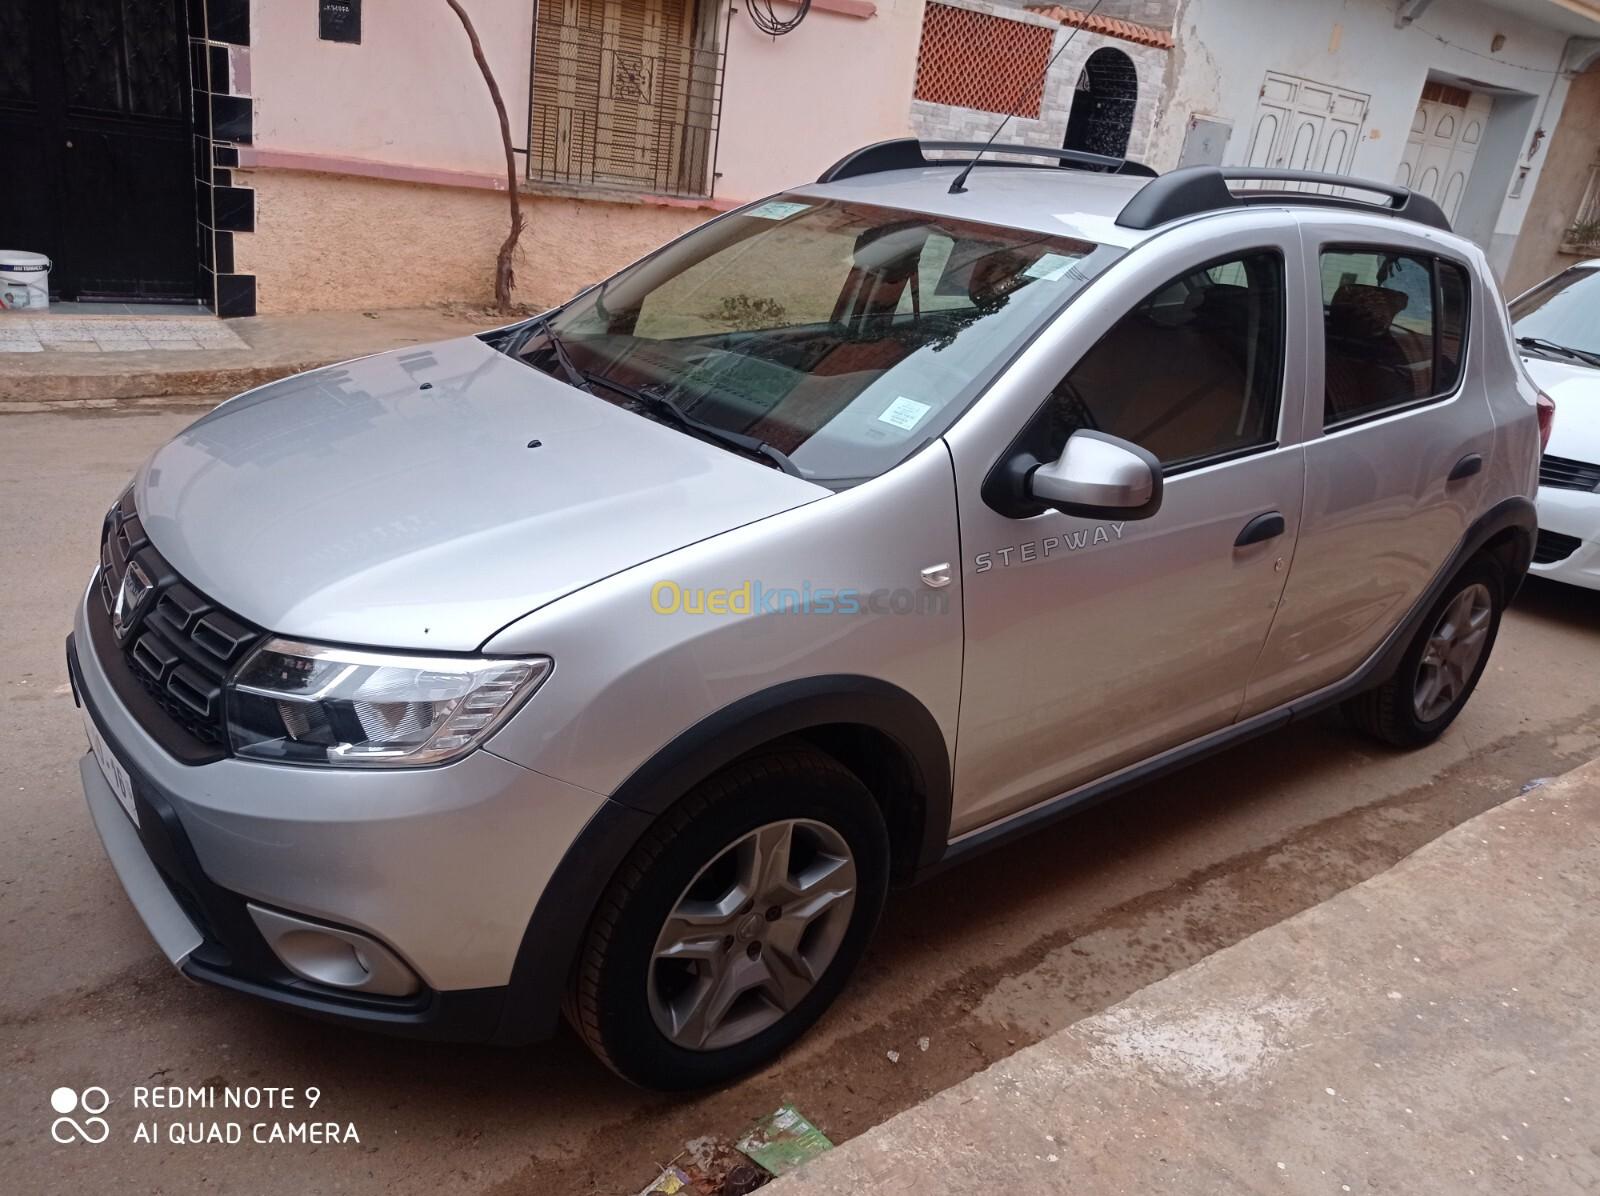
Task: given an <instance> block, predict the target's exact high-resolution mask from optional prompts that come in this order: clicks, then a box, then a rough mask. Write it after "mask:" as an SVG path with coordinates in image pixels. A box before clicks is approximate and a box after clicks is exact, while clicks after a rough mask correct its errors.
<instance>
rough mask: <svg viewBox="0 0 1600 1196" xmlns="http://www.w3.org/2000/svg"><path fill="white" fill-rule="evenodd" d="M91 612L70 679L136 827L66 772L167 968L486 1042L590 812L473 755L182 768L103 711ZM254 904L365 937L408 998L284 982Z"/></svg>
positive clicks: (343, 1013)
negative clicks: (130, 798) (542, 905)
mask: <svg viewBox="0 0 1600 1196" xmlns="http://www.w3.org/2000/svg"><path fill="white" fill-rule="evenodd" d="M86 597H87V596H86ZM94 613H95V611H94V609H93V608H91V607H90V606H89V605H88V604H87V603H80V605H79V609H78V611H77V618H76V621H75V628H74V633H73V635H72V636H71V637H69V639H68V641H67V656H68V669H69V671H70V673H71V678H72V685H73V691H74V696H75V697H76V698H77V700H78V701H80V702H81V703H82V705H83V706H84V707H85V709H86V712H87V714H88V716H89V717H90V718H91V719H93V720H94V723H95V726H96V727H97V729H98V730H99V732H100V734H101V736H102V737H103V738H104V739H105V741H106V744H107V747H108V748H109V750H110V751H111V752H112V754H113V755H114V756H115V757H116V758H117V760H118V761H119V762H120V763H121V764H122V766H123V767H124V768H125V769H126V770H127V772H128V775H129V777H130V779H131V781H132V786H133V790H134V800H135V803H136V806H137V809H138V812H139V826H138V827H137V828H135V827H134V825H133V823H132V822H131V821H130V819H129V818H128V816H127V815H126V814H125V813H124V812H123V811H122V809H121V807H120V806H119V805H118V804H117V801H116V798H115V796H114V795H113V793H112V791H111V788H110V786H109V785H108V784H107V782H106V780H105V778H104V775H103V774H102V772H101V770H100V767H99V765H98V764H97V763H96V762H95V760H94V758H93V756H92V755H89V756H86V757H85V759H84V760H83V762H82V764H81V766H80V771H81V774H82V779H83V783H84V793H85V797H86V799H87V800H88V803H89V808H90V812H91V815H92V817H93V819H94V822H95V826H96V829H97V830H98V831H99V832H100V835H101V839H102V842H103V843H104V844H105V847H106V851H107V853H108V855H110V857H111V859H112V863H113V866H114V867H115V868H116V870H117V874H118V876H119V878H120V879H121V880H122V882H123V886H124V888H125V889H126V890H127V892H128V895H129V897H130V899H131V900H132V902H133V904H134V906H135V908H136V910H137V911H138V913H139V915H140V917H141V918H142V919H143V920H144V922H145V924H146V926H147V927H148V928H149V929H150V931H151V934H152V936H153V937H154V938H155V939H156V941H157V943H158V945H160V946H161V948H162V950H163V951H164V952H165V953H166V955H167V957H168V958H169V959H171V960H172V961H173V962H174V963H175V964H177V965H178V966H179V967H180V968H181V969H182V970H183V972H184V973H185V974H186V975H188V976H190V977H191V978H193V979H196V980H204V981H207V982H210V983H215V984H220V985H223V986H226V987H230V988H235V989H239V990H242V991H247V992H250V993H253V994H255V995H258V996H261V997H265V998H267V999H270V1000H273V1001H276V1002H278V1003H279V1004H284V1005H289V1006H293V1007H295V1008H297V1009H300V1010H302V1011H304V1012H307V1013H312V1014H316V1015H320V1016H325V1017H332V1018H337V1019H340V1020H346V1021H356V1022H361V1023H364V1024H368V1025H372V1026H374V1027H377V1028H386V1029H390V1030H394V1031H398V1032H406V1033H412V1034H418V1035H424V1036H429V1037H440V1038H450V1039H487V1038H495V1037H504V1034H503V1033H502V1032H501V1031H502V1027H503V1023H504V1021H505V1019H504V1017H503V1014H504V1007H505V1005H506V995H507V986H508V985H509V984H510V983H511V981H512V979H513V972H514V970H517V969H518V967H519V959H520V960H521V965H520V966H521V970H523V971H526V969H527V966H528V965H527V959H526V955H527V952H526V950H525V949H524V939H525V932H526V931H527V930H528V926H529V921H530V918H531V917H532V915H533V912H534V909H535V906H536V904H538V903H539V901H540V898H541V896H542V895H544V891H545V888H546V886H547V884H548V882H549V881H550V878H551V877H552V875H553V874H554V873H555V871H556V869H557V867H558V866H559V865H560V864H561V862H562V859H563V857H564V856H565V855H566V853H567V850H568V848H569V847H570V845H571V844H572V843H573V842H574V841H575V840H576V839H577V837H578V836H579V834H580V833H581V832H582V831H583V829H584V827H585V825H586V824H587V823H589V822H590V820H591V818H592V817H593V816H594V815H595V814H596V812H597V811H598V810H599V809H600V808H601V807H603V806H605V805H606V804H607V803H606V802H605V800H604V799H603V798H602V797H600V796H599V795H597V794H594V793H591V792H589V791H587V790H584V789H579V788H576V787H574V786H570V785H566V784H563V783H561V782H559V781H556V780H554V779H552V778H549V777H545V776H543V775H541V774H539V773H535V772H532V771H531V770H529V769H526V768H522V767H520V766H519V765H516V764H512V763H510V762H509V761H506V760H503V759H501V758H500V757H498V756H495V755H492V754H491V753H489V752H486V751H478V752H474V753H473V754H472V755H470V756H468V757H466V758H465V759H463V760H460V761H458V762H456V763H454V764H450V765H446V766H443V767H439V768H427V769H414V770H400V769H396V770H360V771H357V770H350V771H341V770H335V769H319V768H304V767H286V766H281V765H271V764H263V763H258V762H253V761H244V760H238V759H233V758H227V759H222V760H216V761H214V762H212V763H208V764H203V765H188V764H184V763H182V762H180V761H179V760H177V759H175V758H174V757H173V756H172V755H171V754H170V753H169V752H167V751H165V750H164V749H163V748H162V747H161V745H160V744H158V743H157V742H156V741H155V740H154V739H153V738H152V737H151V735H150V734H148V733H147V732H146V731H145V729H144V728H143V727H142V726H141V725H140V723H139V721H138V720H137V719H136V718H135V717H134V716H133V714H132V713H131V712H130V710H129V708H128V704H127V703H125V702H124V701H122V700H121V699H120V698H119V695H118V689H117V685H116V684H115V683H114V681H113V679H112V677H111V676H110V674H109V673H108V671H107V666H108V660H107V659H105V658H103V653H104V650H105V646H106V636H108V635H109V626H107V627H97V626H94V625H93V623H94V620H93V617H92V616H93V615H94ZM102 621H103V620H102ZM97 636H98V637H99V639H100V641H101V642H100V643H98V644H97V643H96V637H97ZM111 652H112V653H113V654H114V652H115V646H114V645H111ZM116 663H117V660H116V657H115V655H111V656H110V657H109V665H110V667H112V668H114V667H116ZM252 902H253V903H255V904H257V905H261V906H267V907H271V908H274V909H278V910H283V911H287V912H289V913H292V914H296V915H301V916H304V917H308V918H310V919H312V920H315V921H322V922H326V923H331V924H334V925H337V926H340V927H348V928H352V929H355V930H358V931H361V932H363V933H365V934H367V935H370V936H371V937H373V938H375V939H377V940H379V941H380V942H381V943H383V944H385V945H387V946H388V947H389V948H390V949H392V950H393V951H394V952H395V953H396V954H397V955H398V956H399V957H400V958H401V959H403V960H404V961H405V962H406V963H407V964H408V965H409V966H410V967H411V968H412V969H413V970H414V971H415V972H416V973H417V975H418V976H419V977H420V978H421V981H422V984H423V986H424V987H423V988H422V990H421V991H420V992H418V993H416V994H414V995H412V996H410V997H405V998H394V997H378V996H371V995H366V994H361V993H355V992H350V991H347V990H340V989H336V988H330V987H328V986H324V985H318V984H314V983H310V982H308V981H306V980H304V979H301V978H299V977H297V976H295V975H293V974H291V973H290V972H289V971H288V970H287V969H286V968H285V967H284V966H283V965H282V963H281V962H280V961H279V960H278V958H277V957H276V956H275V955H274V954H273V952H272V951H271V949H270V948H268V946H267V944H266V941H265V940H264V939H263V938H262V936H261V934H260V932H259V931H258V930H257V929H256V926H255V923H254V922H253V921H252V919H251V917H250V915H249V913H248V911H247V908H246V907H247V904H249V903H252ZM533 946H534V948H535V949H536V947H537V944H533ZM564 979H565V977H564V975H563V976H560V977H558V978H557V980H558V981H564Z"/></svg>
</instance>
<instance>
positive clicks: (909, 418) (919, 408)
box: [878, 395, 933, 432]
mask: <svg viewBox="0 0 1600 1196" xmlns="http://www.w3.org/2000/svg"><path fill="white" fill-rule="evenodd" d="M932 410H933V408H932V407H931V406H929V405H928V404H927V403H919V402H917V401H916V400H915V399H908V398H906V397H905V395H901V396H900V397H899V398H897V399H896V400H895V401H894V402H892V403H890V404H889V406H888V407H886V408H884V412H883V414H882V415H880V416H878V422H880V423H885V424H893V425H894V426H895V427H897V428H903V429H904V430H905V431H907V432H909V431H911V429H912V428H914V427H916V426H917V425H918V424H919V423H921V422H922V417H923V416H924V415H927V414H928V412H930V411H932Z"/></svg>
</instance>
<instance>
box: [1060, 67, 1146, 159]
mask: <svg viewBox="0 0 1600 1196" xmlns="http://www.w3.org/2000/svg"><path fill="white" fill-rule="evenodd" d="M1138 102H1139V72H1138V71H1137V70H1135V69H1134V65H1133V59H1131V58H1129V57H1128V56H1127V55H1126V54H1124V53H1123V52H1122V51H1121V50H1113V49H1112V48H1111V47H1110V46H1106V47H1105V48H1103V49H1100V50H1096V51H1095V52H1094V53H1093V54H1091V55H1089V60H1088V61H1087V62H1085V63H1084V64H1083V71H1082V73H1081V74H1079V76H1078V89H1077V91H1076V93H1075V94H1074V95H1073V97H1072V111H1071V113H1070V114H1069V115H1068V116H1067V135H1066V137H1065V138H1064V139H1063V140H1062V142H1061V146H1062V148H1063V149H1070V150H1083V151H1085V152H1086V153H1091V154H1106V155H1107V156H1109V157H1112V158H1121V157H1124V156H1125V155H1126V154H1127V152H1128V134H1129V133H1131V132H1132V131H1133V109H1134V105H1135V104H1137V103H1138Z"/></svg>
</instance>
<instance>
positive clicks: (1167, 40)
mask: <svg viewBox="0 0 1600 1196" xmlns="http://www.w3.org/2000/svg"><path fill="white" fill-rule="evenodd" d="M1028 11H1029V12H1033V13H1038V14H1039V15H1040V16H1041V17H1048V18H1049V19H1050V20H1052V21H1060V22H1061V23H1062V24H1063V25H1075V26H1077V27H1078V28H1079V29H1087V30H1088V31H1089V32H1090V33H1103V34H1105V35H1106V36H1107V37H1115V38H1120V39H1121V40H1123V41H1125V42H1135V43H1137V44H1138V45H1141V46H1155V47H1156V48H1157V49H1160V50H1170V49H1172V32H1171V31H1170V30H1167V29H1161V28H1158V27H1157V26H1155V25H1141V24H1139V23H1138V22H1137V21H1123V20H1120V19H1118V18H1117V17H1102V16H1100V15H1098V14H1095V15H1090V14H1089V13H1086V12H1084V11H1083V10H1082V9H1077V8H1063V7H1062V6H1061V5H1059V4H1030V5H1028Z"/></svg>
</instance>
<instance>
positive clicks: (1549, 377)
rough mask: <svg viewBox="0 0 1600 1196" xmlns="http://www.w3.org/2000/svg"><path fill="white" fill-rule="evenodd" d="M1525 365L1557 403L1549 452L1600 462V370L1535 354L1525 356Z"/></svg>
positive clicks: (1579, 459)
mask: <svg viewBox="0 0 1600 1196" xmlns="http://www.w3.org/2000/svg"><path fill="white" fill-rule="evenodd" d="M1522 364H1523V365H1524V366H1525V367H1526V368H1527V371H1528V377H1530V378H1532V379H1533V380H1534V382H1536V383H1537V384H1538V386H1539V389H1540V390H1542V391H1544V393H1545V394H1547V395H1549V396H1550V398H1551V401H1553V402H1554V403H1555V405H1556V418H1555V424H1554V425H1553V426H1552V428H1551V431H1550V444H1549V446H1548V447H1547V448H1546V449H1545V452H1547V453H1549V454H1550V455H1551V456H1552V457H1566V458H1568V459H1570V460H1574V461H1593V462H1596V463H1600V369H1594V368H1593V367H1591V366H1586V365H1569V364H1568V363H1566V362H1564V361H1551V360H1549V359H1548V358H1544V357H1532V356H1527V357H1524V358H1523V359H1522Z"/></svg>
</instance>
